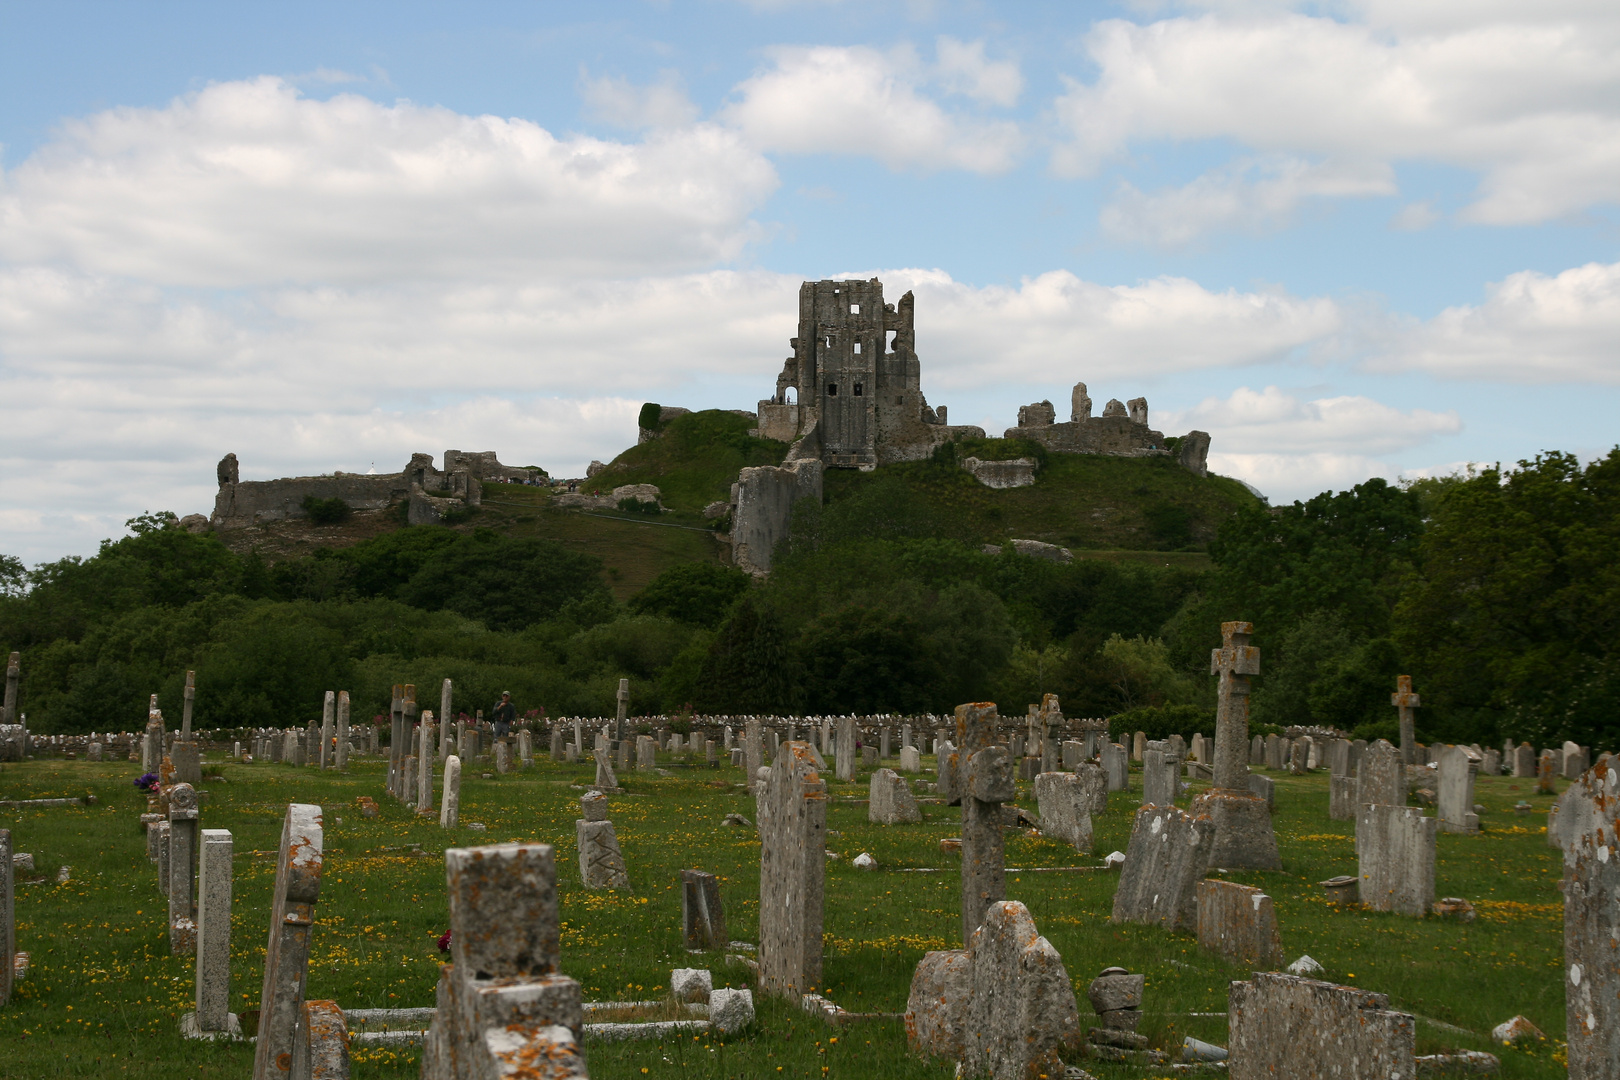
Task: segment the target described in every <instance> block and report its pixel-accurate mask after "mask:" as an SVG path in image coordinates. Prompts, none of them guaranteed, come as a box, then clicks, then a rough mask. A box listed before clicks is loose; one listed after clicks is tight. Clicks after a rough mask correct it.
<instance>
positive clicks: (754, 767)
mask: <svg viewBox="0 0 1620 1080" xmlns="http://www.w3.org/2000/svg"><path fill="white" fill-rule="evenodd" d="M764 764H765V736H764V734H763V733H762V732H761V731H760V726H759V721H758V720H753V719H750V720H748V721H747V722H746V723H745V724H744V725H743V772H744V774H745V775H746V776H748V777H749V778H750V779H749V782H750V783H753V779H752V778H753V777H756V776H758V775H759V770H760V768H761V767H762V766H763V765H764ZM650 767H651V766H650V765H649V768H650Z"/></svg>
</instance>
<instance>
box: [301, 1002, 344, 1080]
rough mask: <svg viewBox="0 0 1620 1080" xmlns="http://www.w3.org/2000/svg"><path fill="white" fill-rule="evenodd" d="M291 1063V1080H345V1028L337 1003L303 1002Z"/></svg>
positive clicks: (341, 1010) (341, 1012)
mask: <svg viewBox="0 0 1620 1080" xmlns="http://www.w3.org/2000/svg"><path fill="white" fill-rule="evenodd" d="M292 1060H293V1068H292V1080H349V1028H348V1023H347V1021H346V1020H345V1018H344V1015H343V1009H342V1008H341V1007H340V1006H339V1005H338V1003H337V1002H335V1001H306V1002H304V1004H303V1007H302V1008H301V1009H299V1011H298V1027H297V1029H296V1030H295V1031H294V1032H293V1051H292Z"/></svg>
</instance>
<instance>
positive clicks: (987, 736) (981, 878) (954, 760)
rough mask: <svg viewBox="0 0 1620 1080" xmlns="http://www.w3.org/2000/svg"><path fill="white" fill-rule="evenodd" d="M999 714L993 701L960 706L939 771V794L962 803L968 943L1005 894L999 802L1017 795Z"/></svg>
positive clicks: (965, 934)
mask: <svg viewBox="0 0 1620 1080" xmlns="http://www.w3.org/2000/svg"><path fill="white" fill-rule="evenodd" d="M998 720H999V717H998V716H997V714H996V706H995V704H994V703H992V702H978V703H975V704H971V705H958V706H957V707H956V746H955V747H954V748H953V749H952V750H951V752H950V754H949V755H948V756H947V757H946V759H945V761H944V762H943V763H942V764H941V766H940V770H939V793H940V795H941V796H942V797H943V798H944V799H945V801H946V803H947V804H949V805H952V806H955V805H960V806H961V807H962V940H963V941H964V942H966V941H968V940H969V939H970V938H971V937H972V936H973V931H974V929H975V928H977V927H978V925H979V920H980V917H981V916H982V915H983V914H984V910H985V908H986V907H988V906H989V905H990V904H993V903H995V902H996V901H998V900H1002V899H1004V898H1005V897H1006V895H1007V880H1006V879H1007V875H1006V869H1005V868H1006V856H1005V850H1004V848H1003V845H1002V837H1001V804H1002V803H1004V802H1011V801H1012V800H1013V798H1014V796H1015V795H1016V794H1017V791H1016V788H1015V786H1014V783H1013V771H1012V770H1013V766H1012V758H1011V756H1010V755H1009V754H1008V752H1007V748H1006V747H1005V746H997V745H995V738H996V727H997V725H998Z"/></svg>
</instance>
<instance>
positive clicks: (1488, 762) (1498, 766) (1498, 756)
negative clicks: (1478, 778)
mask: <svg viewBox="0 0 1620 1080" xmlns="http://www.w3.org/2000/svg"><path fill="white" fill-rule="evenodd" d="M1479 771H1480V772H1482V773H1484V774H1485V775H1486V776H1500V775H1502V753H1501V751H1499V750H1495V749H1492V750H1487V751H1485V761H1484V763H1483V764H1482V765H1480V767H1479Z"/></svg>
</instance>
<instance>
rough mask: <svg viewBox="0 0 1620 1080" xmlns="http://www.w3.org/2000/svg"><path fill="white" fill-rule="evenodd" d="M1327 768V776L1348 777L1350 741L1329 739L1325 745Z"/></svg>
mask: <svg viewBox="0 0 1620 1080" xmlns="http://www.w3.org/2000/svg"><path fill="white" fill-rule="evenodd" d="M1327 767H1328V775H1329V776H1349V775H1350V740H1349V739H1331V740H1329V742H1328V744H1327Z"/></svg>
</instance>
